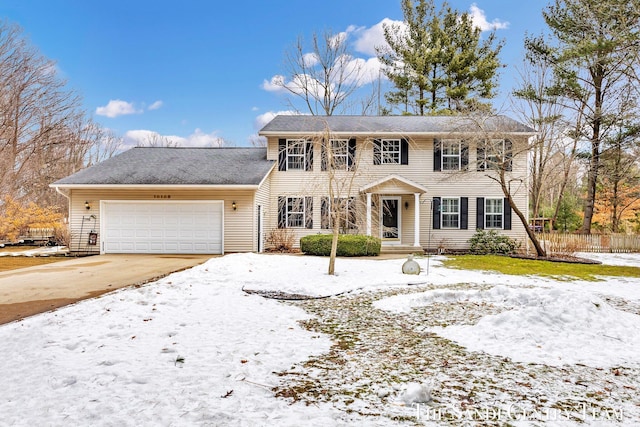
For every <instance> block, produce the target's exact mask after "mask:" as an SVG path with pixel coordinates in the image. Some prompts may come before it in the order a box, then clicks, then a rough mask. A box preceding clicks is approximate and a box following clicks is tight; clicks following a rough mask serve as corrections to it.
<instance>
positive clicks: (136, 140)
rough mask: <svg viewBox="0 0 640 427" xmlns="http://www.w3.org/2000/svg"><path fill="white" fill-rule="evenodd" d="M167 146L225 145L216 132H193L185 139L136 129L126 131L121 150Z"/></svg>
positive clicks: (197, 130)
mask: <svg viewBox="0 0 640 427" xmlns="http://www.w3.org/2000/svg"><path fill="white" fill-rule="evenodd" d="M167 143H168V144H169V145H172V146H178V147H221V146H223V145H225V141H224V139H223V138H221V137H219V136H218V135H217V132H216V131H214V132H211V133H205V132H203V131H202V130H200V129H196V130H194V131H193V133H192V134H191V135H188V136H186V137H183V136H178V135H161V134H160V133H158V132H155V131H152V130H146V129H136V130H130V131H127V132H126V133H125V134H124V138H123V141H122V145H121V146H120V149H121V150H128V149H129V148H133V147H141V146H149V145H167Z"/></svg>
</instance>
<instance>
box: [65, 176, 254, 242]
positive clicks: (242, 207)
mask: <svg viewBox="0 0 640 427" xmlns="http://www.w3.org/2000/svg"><path fill="white" fill-rule="evenodd" d="M254 195H255V191H253V190H232V191H223V190H207V189H202V190H193V189H181V188H176V189H156V190H137V189H118V190H109V189H74V190H71V192H70V216H69V229H70V231H71V248H70V249H71V251H72V252H80V253H84V252H87V251H86V247H85V246H86V245H85V241H86V239H87V238H88V235H87V232H86V228H87V225H88V224H87V221H86V220H85V221H84V222H85V224H84V227H83V224H82V223H83V217H85V218H86V217H88V216H90V215H95V216H96V221H95V224H96V225H95V227H96V229H95V230H96V231H97V232H99V230H100V201H101V200H159V201H172V200H173V201H177V200H185V201H186V200H222V201H223V202H224V252H225V253H226V252H250V251H253V250H254V246H253V242H254V234H255V233H254V230H255V221H254V218H255V215H254ZM85 201H88V202H89V203H90V205H91V209H90V210H87V209H85V207H84V203H85ZM234 201H235V202H236V206H237V210H235V211H234V210H233V208H232V203H233V202H234ZM91 224H93V221H91ZM81 229H83V236H82V238H80V237H79V233H80V230H81ZM89 249H91V252H90V253H99V251H100V235H98V245H96V246H95V247H91V248H89Z"/></svg>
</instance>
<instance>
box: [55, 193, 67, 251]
mask: <svg viewBox="0 0 640 427" xmlns="http://www.w3.org/2000/svg"><path fill="white" fill-rule="evenodd" d="M54 188H55V189H56V193H58V194H61V195H62V196H64V198H65V199H67V201H68V202H69V203H67V227H69V236H71V197H69V195H68V194H65V193H64V192H63V191H62V190H60V187H58V186H57V185H56V186H55V187H54ZM69 240H71V238H69ZM69 251H71V241H69Z"/></svg>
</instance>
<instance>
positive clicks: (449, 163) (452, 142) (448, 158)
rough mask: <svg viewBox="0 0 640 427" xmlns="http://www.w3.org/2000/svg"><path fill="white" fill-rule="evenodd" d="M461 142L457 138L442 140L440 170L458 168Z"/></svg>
mask: <svg viewBox="0 0 640 427" xmlns="http://www.w3.org/2000/svg"><path fill="white" fill-rule="evenodd" d="M461 152H462V150H461V142H460V140H458V139H443V140H442V152H441V153H442V170H443V171H453V170H460V154H461Z"/></svg>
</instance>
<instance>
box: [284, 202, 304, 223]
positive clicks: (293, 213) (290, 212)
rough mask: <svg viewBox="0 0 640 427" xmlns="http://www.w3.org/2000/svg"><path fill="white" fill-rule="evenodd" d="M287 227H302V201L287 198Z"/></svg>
mask: <svg viewBox="0 0 640 427" xmlns="http://www.w3.org/2000/svg"><path fill="white" fill-rule="evenodd" d="M287 227H304V199H303V198H302V197H288V198H287Z"/></svg>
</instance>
